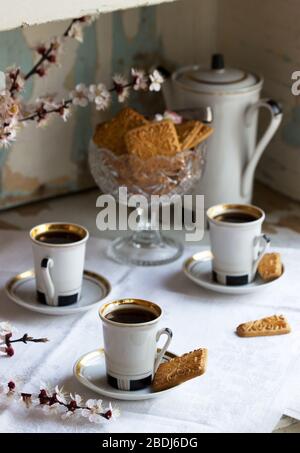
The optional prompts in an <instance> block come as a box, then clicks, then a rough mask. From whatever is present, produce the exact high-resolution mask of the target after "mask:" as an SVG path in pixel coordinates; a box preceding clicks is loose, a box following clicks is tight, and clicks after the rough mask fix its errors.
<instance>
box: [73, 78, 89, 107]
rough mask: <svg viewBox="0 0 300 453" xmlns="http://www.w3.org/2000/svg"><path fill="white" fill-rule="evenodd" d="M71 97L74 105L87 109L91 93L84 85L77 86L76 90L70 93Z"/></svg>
mask: <svg viewBox="0 0 300 453" xmlns="http://www.w3.org/2000/svg"><path fill="white" fill-rule="evenodd" d="M70 96H71V99H72V102H73V104H74V105H79V106H80V107H86V106H87V105H88V103H89V101H88V96H89V92H88V89H87V87H86V86H85V85H84V84H83V83H79V84H78V85H76V87H75V90H73V91H72V92H71V93H70Z"/></svg>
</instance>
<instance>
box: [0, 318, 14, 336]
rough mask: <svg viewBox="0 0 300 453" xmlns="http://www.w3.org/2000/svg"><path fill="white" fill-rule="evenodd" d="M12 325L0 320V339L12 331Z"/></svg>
mask: <svg viewBox="0 0 300 453" xmlns="http://www.w3.org/2000/svg"><path fill="white" fill-rule="evenodd" d="M12 331H13V327H12V325H11V324H10V323H9V322H5V321H3V322H0V339H4V338H5V336H6V335H7V334H9V333H12Z"/></svg>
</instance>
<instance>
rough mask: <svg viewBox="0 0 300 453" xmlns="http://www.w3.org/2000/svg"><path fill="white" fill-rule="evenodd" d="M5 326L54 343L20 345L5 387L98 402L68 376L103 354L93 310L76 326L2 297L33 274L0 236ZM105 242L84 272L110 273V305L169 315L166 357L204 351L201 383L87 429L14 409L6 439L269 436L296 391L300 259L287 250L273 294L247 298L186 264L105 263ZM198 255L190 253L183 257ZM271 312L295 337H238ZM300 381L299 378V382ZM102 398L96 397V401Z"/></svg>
mask: <svg viewBox="0 0 300 453" xmlns="http://www.w3.org/2000/svg"><path fill="white" fill-rule="evenodd" d="M2 246H3V253H2V248H1V249H0V250H1V255H0V285H1V288H2V290H1V293H0V319H7V320H10V321H11V322H12V323H13V324H14V325H16V326H17V327H18V329H19V333H20V334H21V335H22V334H23V333H25V332H28V333H29V334H30V335H34V336H36V337H40V336H48V337H49V339H50V340H51V341H50V342H49V343H48V344H42V345H39V344H37V345H28V346H26V345H23V344H18V345H16V346H15V350H16V354H15V356H14V357H12V358H11V359H8V358H0V363H1V368H0V380H1V381H3V380H5V381H6V380H7V379H15V378H16V377H19V378H20V379H21V380H23V381H24V387H23V388H22V389H23V390H24V391H28V392H31V391H34V390H36V389H37V388H38V387H39V384H40V382H50V383H51V384H54V385H55V384H59V385H62V384H63V385H64V386H65V389H66V390H68V391H72V392H74V391H77V392H79V393H80V394H81V395H82V396H84V397H86V398H87V397H93V398H94V397H97V396H96V395H95V394H93V393H92V392H90V391H88V390H86V389H85V388H84V387H83V386H81V385H80V384H79V383H77V382H76V381H75V379H74V377H73V374H72V369H73V365H74V363H75V361H76V360H77V359H78V358H79V357H80V356H81V355H82V354H83V353H86V352H89V351H91V350H94V349H97V348H98V347H99V346H102V345H103V340H102V330H101V324H100V321H99V319H98V314H97V308H95V309H93V310H91V311H90V312H88V313H85V314H80V315H78V316H71V317H64V318H58V317H53V318H52V317H46V316H43V315H39V314H35V313H31V312H29V311H26V310H25V309H23V308H21V307H18V306H17V305H15V304H14V303H13V302H11V301H10V300H9V299H8V298H7V296H6V295H5V293H4V290H3V288H4V285H5V282H6V280H7V278H8V277H9V276H10V275H11V276H12V275H13V274H14V273H15V272H20V271H23V270H25V269H27V268H30V267H31V250H30V243H29V241H28V240H27V239H26V236H25V235H24V234H23V233H16V232H9V233H5V234H3V233H2V232H1V237H0V247H2ZM107 246H108V242H107V241H103V240H99V239H91V241H90V243H89V246H88V256H87V265H86V267H87V268H89V269H90V270H94V271H97V272H100V273H102V274H104V275H105V276H106V277H107V278H109V280H110V281H111V282H112V284H113V293H112V294H111V299H116V298H121V297H122V298H123V297H136V298H144V299H150V300H153V301H155V302H157V303H159V304H160V305H162V306H163V308H164V311H165V317H164V320H163V324H164V325H165V326H167V327H170V328H171V329H172V330H174V341H173V343H172V344H171V347H170V350H171V351H172V352H175V353H177V354H181V353H184V352H188V351H190V350H193V349H195V348H198V347H207V348H208V350H209V361H208V370H207V374H206V375H205V376H204V377H201V378H199V379H195V380H194V381H191V382H188V383H186V384H184V385H183V386H181V387H179V388H177V389H175V390H174V392H171V393H169V394H167V395H166V396H165V397H164V398H161V399H156V400H151V401H144V402H117V405H118V406H119V407H120V409H121V417H120V419H118V421H116V422H112V423H109V422H108V423H106V422H105V423H104V425H103V426H102V425H100V426H98V425H92V424H90V423H89V422H87V421H86V420H83V421H82V419H80V420H81V421H80V422H76V421H70V422H63V421H61V420H60V419H59V418H58V416H51V417H46V416H44V415H41V410H40V408H36V409H32V410H30V411H26V410H25V409H23V408H21V407H20V406H19V405H18V404H14V405H13V406H9V407H7V408H5V407H4V408H3V407H2V406H0V431H1V432H136V431H137V432H149V433H150V432H270V431H272V429H273V428H274V427H275V425H276V422H277V421H278V420H279V418H280V416H281V415H282V413H283V412H284V410H285V409H286V401H287V400H288V399H289V395H290V396H292V395H293V394H294V390H295V388H294V387H293V386H290V388H289V389H286V388H285V389H286V390H288V392H287V391H285V392H282V389H283V387H284V386H285V385H286V383H287V382H288V379H287V374H288V372H289V370H290V366H291V362H293V361H294V358H295V356H296V355H298V353H299V345H300V338H299V334H298V332H300V310H299V306H298V300H297V295H298V294H299V289H300V281H299V279H298V276H297V263H299V258H300V252H299V251H293V250H282V251H281V252H282V254H283V260H284V262H285V266H286V276H285V278H284V279H282V281H281V282H280V283H279V284H278V286H277V287H276V292H274V291H272V288H270V289H269V290H266V291H263V292H261V293H257V294H253V295H247V296H236V297H233V296H225V295H224V296H223V295H218V294H214V293H210V292H207V291H205V290H202V289H201V288H199V287H197V286H196V285H194V284H193V283H192V282H190V281H189V280H188V279H187V278H186V277H185V276H184V275H183V273H182V272H181V266H182V262H183V260H179V261H178V262H176V263H173V264H171V265H169V266H163V267H159V268H151V269H142V268H130V267H128V266H122V265H118V264H116V263H113V262H112V261H110V260H108V259H107V258H106V255H105V249H106V248H107ZM197 251H199V249H198V248H195V249H189V251H187V252H186V255H192V254H193V253H195V252H197ZM275 313H278V314H281V313H282V314H284V315H286V316H287V317H288V319H289V321H290V323H291V325H292V328H293V333H292V334H291V335H288V336H283V337H273V338H258V339H240V338H238V337H237V336H236V335H235V333H234V331H235V328H236V327H237V325H239V324H240V323H242V322H246V321H250V320H253V319H259V318H262V317H264V316H270V315H273V314H275ZM299 377H300V374H299ZM98 397H99V396H98Z"/></svg>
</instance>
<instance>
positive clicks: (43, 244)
mask: <svg viewBox="0 0 300 453" xmlns="http://www.w3.org/2000/svg"><path fill="white" fill-rule="evenodd" d="M55 235H56V236H55ZM30 238H31V240H32V246H33V258H34V268H35V278H36V288H37V300H38V301H39V302H40V303H43V304H46V305H50V306H54V307H58V306H64V307H65V306H68V305H72V304H75V303H76V302H78V300H79V299H80V295H81V287H82V279H83V271H84V261H85V248H86V242H87V240H88V238H89V233H88V231H87V230H86V229H85V228H84V227H82V226H80V225H75V224H71V223H46V224H43V225H39V226H36V227H34V228H33V229H32V230H31V231H30Z"/></svg>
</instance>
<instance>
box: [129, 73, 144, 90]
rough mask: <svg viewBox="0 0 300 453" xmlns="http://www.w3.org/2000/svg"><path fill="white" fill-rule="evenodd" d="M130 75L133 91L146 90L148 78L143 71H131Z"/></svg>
mask: <svg viewBox="0 0 300 453" xmlns="http://www.w3.org/2000/svg"><path fill="white" fill-rule="evenodd" d="M131 75H132V77H133V80H134V85H133V89H134V90H135V91H139V90H147V89H148V76H147V75H146V73H145V71H144V70H143V69H134V68H132V69H131Z"/></svg>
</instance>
